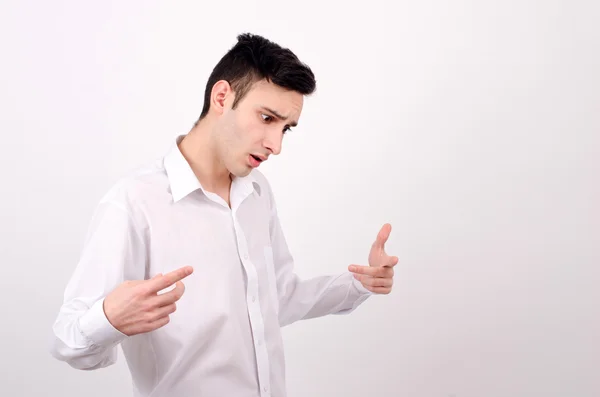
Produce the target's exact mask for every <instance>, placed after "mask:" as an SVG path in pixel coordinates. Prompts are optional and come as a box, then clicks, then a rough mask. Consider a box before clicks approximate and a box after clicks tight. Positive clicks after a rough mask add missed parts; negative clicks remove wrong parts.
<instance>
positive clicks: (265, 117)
mask: <svg viewBox="0 0 600 397" xmlns="http://www.w3.org/2000/svg"><path fill="white" fill-rule="evenodd" d="M303 101H304V97H303V95H302V94H300V93H298V92H295V91H289V90H286V89H284V88H281V87H279V86H277V85H275V84H273V83H269V82H267V81H266V80H261V81H259V82H256V83H254V84H253V86H252V87H251V89H250V90H249V91H248V92H247V93H246V96H244V98H243V99H242V100H241V101H240V102H239V103H238V104H237V106H236V108H235V109H233V110H232V109H231V104H232V102H233V97H232V96H230V98H229V99H227V101H226V102H227V104H226V106H225V110H224V111H223V114H222V115H221V116H220V120H219V131H218V132H217V134H216V139H217V141H218V145H217V147H218V149H217V150H218V151H219V154H220V157H221V159H222V161H223V163H224V165H225V167H226V168H227V169H228V170H229V172H230V173H231V174H233V175H235V176H238V177H243V176H246V175H248V174H249V173H250V172H251V171H252V169H253V168H255V167H258V166H259V165H260V164H261V163H262V162H263V161H265V160H266V159H267V158H268V157H269V156H270V155H272V154H275V155H277V154H279V153H280V152H281V144H282V139H283V135H284V134H285V133H286V132H288V130H289V129H290V128H292V127H294V126H295V125H296V124H297V123H298V119H299V117H300V113H301V112H302V106H303Z"/></svg>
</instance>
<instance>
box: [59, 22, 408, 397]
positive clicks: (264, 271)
mask: <svg viewBox="0 0 600 397" xmlns="http://www.w3.org/2000/svg"><path fill="white" fill-rule="evenodd" d="M314 90H315V79H314V76H313V73H312V72H311V70H310V69H309V68H308V67H307V66H306V65H304V64H302V63H301V62H300V61H299V60H298V59H297V57H296V56H295V55H294V54H293V53H292V52H291V51H290V50H288V49H285V48H282V47H280V46H279V45H277V44H275V43H273V42H270V41H269V40H267V39H265V38H263V37H260V36H256V35H250V34H244V35H240V36H239V37H238V42H237V44H236V45H234V46H233V48H231V49H230V50H229V52H228V53H227V54H226V55H225V56H224V57H223V58H222V59H221V61H220V62H219V63H218V64H217V65H216V67H215V69H214V70H213V72H212V74H211V76H210V78H209V80H208V84H207V86H206V92H205V98H204V100H205V102H204V108H203V110H202V113H201V116H200V119H199V120H198V122H197V123H196V124H195V126H194V127H193V128H192V130H191V131H189V132H188V133H187V134H185V135H183V136H179V137H178V138H177V139H176V142H174V144H173V147H172V148H171V149H170V151H169V152H168V153H167V154H166V155H165V157H164V158H162V159H160V160H159V161H157V162H155V163H153V164H149V165H147V166H145V167H143V168H141V169H140V170H139V171H138V172H136V173H135V174H134V175H131V176H129V177H127V178H124V179H122V180H121V181H120V182H119V183H118V184H116V185H115V186H114V187H113V188H112V189H110V191H109V192H108V193H107V194H106V195H105V196H104V197H103V199H102V200H101V201H100V203H99V205H98V207H97V209H96V211H95V214H94V216H93V218H92V222H91V225H90V230H89V234H88V236H87V239H86V242H85V247H84V249H83V253H82V255H81V259H80V261H79V263H78V265H77V267H76V269H75V272H74V274H73V276H72V278H71V280H70V281H69V283H68V285H67V288H66V291H65V296H64V303H63V305H62V307H61V309H60V312H59V314H58V318H57V319H56V322H55V324H54V327H53V331H54V335H53V336H54V338H53V344H52V350H51V351H52V354H53V356H54V357H56V358H57V359H59V360H63V361H66V362H67V363H69V364H70V365H71V366H73V367H75V368H78V369H85V370H93V369H97V368H102V367H106V366H109V365H111V364H113V363H115V361H116V357H117V348H118V346H119V345H120V346H121V347H122V349H123V351H124V354H125V358H126V360H127V363H128V366H129V368H130V371H131V374H132V378H133V385H134V395H135V396H152V397H159V396H160V397H162V396H169V397H191V396H203V397H213V396H214V397H217V396H218V397H221V396H235V397H258V396H262V397H264V396H277V397H284V396H285V395H286V389H285V379H284V374H285V367H284V352H283V345H282V338H281V333H280V327H283V326H285V325H288V324H291V323H293V322H295V321H298V320H302V319H309V318H314V317H318V316H324V315H328V314H341V313H349V312H351V311H352V310H354V309H355V308H356V307H357V306H358V305H359V304H360V303H361V302H364V301H365V299H367V298H368V297H369V296H370V295H371V294H374V293H375V294H387V293H389V292H390V291H391V287H392V277H393V273H394V272H393V266H394V265H396V263H397V262H398V258H397V257H392V256H388V255H387V254H386V253H385V251H384V243H385V241H386V240H387V238H388V236H389V233H390V228H391V227H390V226H389V225H387V224H386V225H384V227H383V228H382V229H381V231H380V232H379V235H378V236H377V238H376V240H375V242H374V243H373V245H372V247H371V251H370V254H369V264H368V265H367V266H359V265H352V266H349V268H348V270H349V271H348V272H340V274H338V275H332V276H320V277H316V278H312V279H308V280H301V279H299V278H298V277H297V276H296V274H295V273H294V263H293V260H292V256H291V254H290V252H289V251H288V247H287V245H286V241H285V238H284V235H283V232H282V230H281V226H280V223H279V220H278V217H277V209H276V205H275V200H274V197H273V193H272V191H271V188H270V186H269V184H268V182H267V180H266V179H265V177H264V176H263V174H261V173H260V172H259V171H258V170H257V169H256V168H257V167H258V166H259V165H260V164H261V163H262V162H264V161H266V160H267V159H268V158H269V156H271V155H276V154H279V153H280V151H281V143H282V139H283V136H284V134H285V133H286V132H287V131H288V130H289V129H290V127H293V126H295V125H296V124H297V123H298V119H299V117H300V113H301V111H302V105H303V97H304V96H306V95H309V94H311V93H312V92H313V91H314ZM184 279H185V287H184V283H183V281H182V280H184ZM184 288H185V295H184Z"/></svg>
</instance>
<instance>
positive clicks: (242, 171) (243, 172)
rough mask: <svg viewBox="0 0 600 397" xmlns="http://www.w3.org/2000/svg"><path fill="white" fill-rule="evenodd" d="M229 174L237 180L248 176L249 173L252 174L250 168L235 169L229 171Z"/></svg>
mask: <svg viewBox="0 0 600 397" xmlns="http://www.w3.org/2000/svg"><path fill="white" fill-rule="evenodd" d="M229 172H230V173H231V175H233V176H235V177H238V178H243V177H245V176H248V175H250V173H251V172H252V168H250V167H237V168H236V169H231V170H230V171H229Z"/></svg>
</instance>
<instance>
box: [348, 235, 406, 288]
mask: <svg viewBox="0 0 600 397" xmlns="http://www.w3.org/2000/svg"><path fill="white" fill-rule="evenodd" d="M391 231H392V226H391V225H390V224H389V223H386V224H385V225H383V227H382V228H381V230H380V231H379V233H378V234H377V238H376V239H375V242H374V243H373V245H372V246H371V252H370V253H369V266H360V265H350V266H349V267H348V270H349V271H351V272H352V273H354V277H355V278H356V279H357V280H358V281H360V282H361V283H362V285H363V286H364V287H365V288H366V289H368V290H369V291H371V292H374V293H376V294H389V293H390V292H392V284H393V278H394V266H396V264H397V263H398V257H397V256H390V255H388V254H386V252H385V243H386V242H387V240H388V238H389V237H390V233H391Z"/></svg>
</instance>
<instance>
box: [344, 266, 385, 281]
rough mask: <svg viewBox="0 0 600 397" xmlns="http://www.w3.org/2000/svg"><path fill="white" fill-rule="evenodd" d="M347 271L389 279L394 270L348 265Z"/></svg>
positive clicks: (383, 267) (381, 267) (382, 267)
mask: <svg viewBox="0 0 600 397" xmlns="http://www.w3.org/2000/svg"><path fill="white" fill-rule="evenodd" d="M348 270H349V271H351V272H352V273H354V274H365V275H367V276H371V277H384V278H391V277H393V276H394V269H392V268H391V267H385V266H376V267H375V266H359V265H350V266H348Z"/></svg>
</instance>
